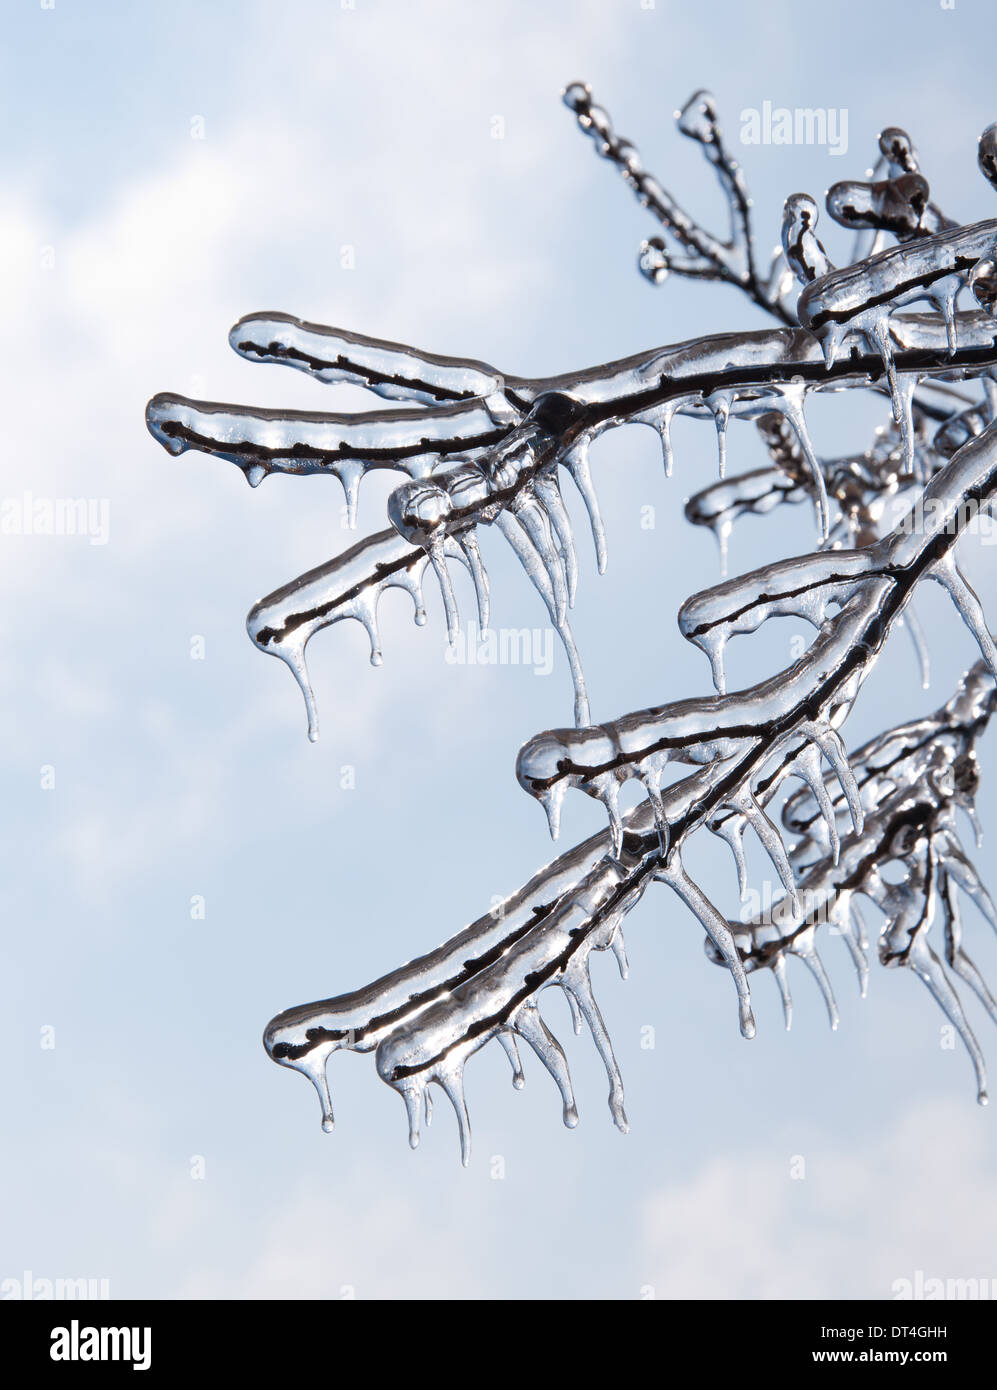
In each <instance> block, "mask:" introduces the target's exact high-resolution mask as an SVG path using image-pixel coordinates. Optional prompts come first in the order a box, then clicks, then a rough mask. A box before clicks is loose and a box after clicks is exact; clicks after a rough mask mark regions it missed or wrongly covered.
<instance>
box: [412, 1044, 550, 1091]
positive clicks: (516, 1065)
mask: <svg viewBox="0 0 997 1390" xmlns="http://www.w3.org/2000/svg"><path fill="white" fill-rule="evenodd" d="M497 1037H498V1040H499V1044H500V1045H501V1047H502V1051H503V1052H504V1053H505V1055H506V1056H507V1057H508V1059H509V1064H510V1065H511V1067H512V1084H513V1087H514V1088H515V1089H516V1090H517V1091H521V1090H522V1089H523V1087H524V1086H525V1085H526V1077H525V1076H524V1075H523V1066H522V1063H521V1062H520V1060H519V1048H518V1047H517V1046H516V1035H515V1033H513V1032H512V1031H511V1030H509V1029H507V1028H502V1029H500V1031H499V1032H498V1034H497ZM426 1094H427V1095H428V1094H429V1093H428V1091H427V1093H426Z"/></svg>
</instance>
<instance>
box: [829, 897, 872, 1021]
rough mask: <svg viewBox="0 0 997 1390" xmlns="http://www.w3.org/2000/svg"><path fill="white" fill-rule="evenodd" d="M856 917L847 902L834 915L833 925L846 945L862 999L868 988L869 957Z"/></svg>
mask: <svg viewBox="0 0 997 1390" xmlns="http://www.w3.org/2000/svg"><path fill="white" fill-rule="evenodd" d="M856 919H857V913H856V912H855V910H854V908H853V906H852V904H851V903H849V904H848V906H847V908H846V909H845V910H844V911H843V912H842V913H841V914H840V915H839V916H837V917H835V926H836V927H837V929H838V935H839V936H840V937H841V939H842V940H843V941H844V943H845V945H846V946H847V947H848V953H849V955H850V956H851V958H852V963H853V965H854V966H855V973H856V975H857V976H858V981H859V997H860V998H862V999H864V998H865V997H866V993H867V991H868V988H869V957H868V956H867V955H866V949H867V948H866V946H865V944H864V933H863V931H862V928H861V927H860V926H859V924H858V921H857V920H856Z"/></svg>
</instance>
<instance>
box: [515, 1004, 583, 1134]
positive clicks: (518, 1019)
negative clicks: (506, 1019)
mask: <svg viewBox="0 0 997 1390" xmlns="http://www.w3.org/2000/svg"><path fill="white" fill-rule="evenodd" d="M511 1026H512V1027H513V1028H515V1030H516V1032H517V1033H518V1034H519V1036H520V1037H521V1038H522V1039H523V1040H524V1041H525V1042H527V1043H529V1045H530V1047H532V1048H533V1051H534V1052H535V1053H536V1054H537V1056H538V1057H539V1058H540V1060H541V1062H543V1064H544V1066H545V1067H546V1068H547V1070H548V1071H549V1072H550V1074H551V1076H552V1077H553V1078H554V1081H555V1082H556V1084H557V1089H558V1090H559V1091H560V1092H561V1101H562V1104H563V1118H564V1124H565V1128H566V1129H574V1127H575V1126H576V1125H577V1123H578V1108H577V1106H576V1105H575V1093H574V1090H573V1089H572V1085H571V1073H570V1072H569V1071H568V1061H567V1058H566V1057H565V1055H564V1051H563V1049H562V1047H561V1044H560V1043H559V1042H558V1041H557V1039H556V1038H555V1037H554V1035H553V1033H552V1032H551V1031H550V1029H549V1028H548V1027H547V1025H546V1023H544V1021H543V1019H542V1018H541V1017H540V1010H539V1009H538V1008H537V1006H536V1004H534V1003H533V1002H532V1001H531V1000H526V1001H525V1002H524V1003H522V1004H520V1006H519V1008H518V1009H517V1010H516V1013H515V1014H514V1016H513V1019H512V1021H511Z"/></svg>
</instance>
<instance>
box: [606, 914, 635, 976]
mask: <svg viewBox="0 0 997 1390" xmlns="http://www.w3.org/2000/svg"><path fill="white" fill-rule="evenodd" d="M609 949H610V950H611V951H612V953H613V955H614V957H615V958H616V965H617V969H618V970H619V972H620V979H621V980H626V979H628V978H629V975H630V962H629V961H628V960H627V948H626V943H625V942H624V940H623V926H622V923H621V922H617V923H616V925H615V927H614V928H613V933H612V935H611V936H610V938H609Z"/></svg>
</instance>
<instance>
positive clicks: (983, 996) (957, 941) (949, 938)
mask: <svg viewBox="0 0 997 1390" xmlns="http://www.w3.org/2000/svg"><path fill="white" fill-rule="evenodd" d="M942 891H943V897H944V900H945V909H946V913H945V958H946V960H947V961H948V963H949V965H950V966H951V967H952V969H953V970H954V971H955V973H956V974H957V975H958V976H959V978H960V979H962V980H965V982H966V984H968V985H969V987H970V989H972V991H973V992H974V994H975V995H976V997H977V998H978V999H979V1001H980V1003H981V1004H982V1005H983V1007H984V1008H985V1009H986V1011H987V1013H988V1014H989V1015H990V1017H991V1018H992V1019H993V1021H994V1023H997V1000H995V999H994V997H993V995H992V994H991V993H990V990H989V989H988V988H987V985H986V981H985V980H984V979H983V977H982V975H981V974H980V972H979V971H978V970H977V968H976V966H975V965H974V964H973V962H972V961H971V960H970V958H969V956H967V955H966V952H965V951H964V950H963V949H962V922H961V919H960V915H959V901H958V894H957V892H956V888H955V883H954V880H952V879H950V878H949V876H948V875H947V874H946V875H945V878H944V883H943V890H942Z"/></svg>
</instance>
